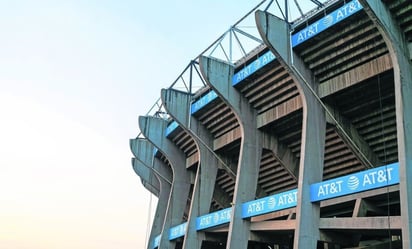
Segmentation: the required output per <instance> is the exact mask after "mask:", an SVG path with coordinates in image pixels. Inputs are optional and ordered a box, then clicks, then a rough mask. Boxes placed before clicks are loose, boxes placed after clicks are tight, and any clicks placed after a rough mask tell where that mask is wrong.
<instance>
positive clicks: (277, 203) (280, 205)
mask: <svg viewBox="0 0 412 249" xmlns="http://www.w3.org/2000/svg"><path fill="white" fill-rule="evenodd" d="M297 195H298V191H297V189H293V190H289V191H286V192H282V193H279V194H275V195H271V196H268V197H265V198H261V199H258V200H254V201H249V202H246V203H243V204H242V218H248V217H252V216H256V215H261V214H265V213H270V212H274V211H278V210H282V209H286V208H291V207H296V205H297V202H298V198H297Z"/></svg>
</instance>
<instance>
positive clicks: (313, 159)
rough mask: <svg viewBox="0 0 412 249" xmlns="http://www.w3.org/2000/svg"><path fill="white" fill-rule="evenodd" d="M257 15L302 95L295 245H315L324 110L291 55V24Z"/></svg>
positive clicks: (267, 40) (264, 36)
mask: <svg viewBox="0 0 412 249" xmlns="http://www.w3.org/2000/svg"><path fill="white" fill-rule="evenodd" d="M255 17H256V24H257V27H258V30H259V33H260V34H261V36H262V39H263V40H264V42H265V43H266V45H267V46H268V47H269V48H270V50H271V51H272V52H273V53H274V54H275V55H276V56H277V59H278V60H279V62H280V63H281V64H282V66H283V67H285V69H286V70H287V71H288V72H289V73H290V74H291V76H292V78H293V79H294V81H295V83H296V84H297V87H298V90H299V92H300V95H301V97H302V103H303V122H302V142H301V154H300V166H299V181H298V206H297V208H296V230H295V238H294V248H297V249H304V248H316V245H317V242H318V240H319V238H320V232H319V229H316V228H318V227H319V218H320V207H319V204H316V203H314V204H312V203H311V201H310V198H309V197H310V185H311V184H312V183H316V182H320V181H321V180H322V172H323V158H324V150H325V133H326V118H325V112H324V110H323V108H322V106H321V105H320V103H319V102H318V101H317V99H316V98H315V96H314V95H313V94H312V92H311V90H310V88H309V87H308V86H307V85H306V83H308V84H310V85H311V86H312V87H314V85H315V84H314V82H313V79H312V77H311V76H310V74H309V72H308V71H307V70H305V69H304V68H303V67H302V65H296V63H297V59H295V58H293V59H292V58H290V56H289V54H293V53H291V46H290V42H289V40H290V33H289V32H288V24H287V23H286V22H284V21H283V20H280V19H279V18H277V17H275V16H273V15H270V14H269V13H267V12H262V11H257V12H256V14H255ZM278 31H279V32H278ZM285 44H287V46H285ZM293 56H294V54H293ZM293 63H294V64H293ZM296 68H298V69H296ZM298 70H299V71H298ZM305 80H306V81H307V82H305ZM314 89H316V88H314ZM314 228H315V229H314Z"/></svg>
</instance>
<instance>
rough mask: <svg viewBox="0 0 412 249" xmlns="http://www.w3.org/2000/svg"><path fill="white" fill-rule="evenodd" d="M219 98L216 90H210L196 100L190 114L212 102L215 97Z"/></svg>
mask: <svg viewBox="0 0 412 249" xmlns="http://www.w3.org/2000/svg"><path fill="white" fill-rule="evenodd" d="M216 98H217V94H216V93H215V91H210V92H208V93H207V94H206V95H204V96H202V97H201V98H200V99H199V100H197V101H196V102H194V103H193V104H192V106H191V107H190V114H193V113H195V112H197V111H199V110H200V109H202V108H203V107H204V106H206V105H207V104H209V103H210V102H212V101H213V100H214V99H216Z"/></svg>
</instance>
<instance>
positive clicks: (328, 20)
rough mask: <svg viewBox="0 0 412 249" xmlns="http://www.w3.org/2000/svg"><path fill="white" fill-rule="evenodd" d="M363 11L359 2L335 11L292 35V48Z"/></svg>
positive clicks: (356, 1) (348, 4)
mask: <svg viewBox="0 0 412 249" xmlns="http://www.w3.org/2000/svg"><path fill="white" fill-rule="evenodd" d="M361 9H363V7H362V5H361V4H360V3H359V1H358V0H354V1H351V2H349V3H347V4H345V5H343V6H342V7H340V8H339V9H337V10H335V11H333V12H332V13H330V14H329V15H327V16H325V17H323V18H321V19H319V20H318V21H316V22H315V23H312V24H311V25H309V26H308V27H306V28H304V29H302V30H301V31H299V32H297V33H296V34H294V35H292V47H295V46H297V45H299V44H301V43H302V42H304V41H306V40H309V39H310V38H312V37H314V36H316V35H317V34H319V33H320V32H322V31H324V30H326V29H327V28H329V27H331V26H333V25H335V24H337V23H339V22H340V21H342V20H344V19H346V18H347V17H349V16H351V15H353V14H355V13H356V12H358V11H359V10H361Z"/></svg>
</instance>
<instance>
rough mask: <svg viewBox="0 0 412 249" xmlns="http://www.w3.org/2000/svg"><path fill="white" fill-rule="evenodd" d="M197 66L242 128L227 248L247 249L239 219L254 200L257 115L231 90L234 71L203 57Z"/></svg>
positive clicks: (245, 227) (245, 225)
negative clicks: (248, 204) (244, 209)
mask: <svg viewBox="0 0 412 249" xmlns="http://www.w3.org/2000/svg"><path fill="white" fill-rule="evenodd" d="M199 64H200V70H201V72H202V74H203V77H204V78H205V80H206V82H207V83H208V84H209V85H210V86H211V87H212V88H213V89H214V90H215V92H216V93H217V94H218V95H219V96H220V97H221V99H222V100H223V101H224V102H225V103H226V104H227V105H228V106H229V107H230V108H231V110H232V111H233V113H234V114H235V116H236V117H237V119H238V121H239V124H240V127H241V134H242V140H241V145H240V154H239V161H238V167H237V173H236V185H235V191H234V196H233V210H232V217H231V222H230V225H229V234H228V242H227V245H226V248H228V249H229V248H236V249H247V246H248V238H249V237H250V221H248V220H243V219H242V203H244V202H246V201H250V200H254V199H255V198H256V190H257V189H258V187H257V185H258V176H259V168H260V159H261V156H262V148H261V145H262V137H263V134H262V132H260V131H259V130H258V129H257V127H256V118H257V113H256V111H255V110H253V108H252V107H251V106H250V104H249V102H248V101H247V99H246V98H245V97H243V96H241V95H240V93H239V92H237V91H236V89H234V88H233V87H232V84H231V82H232V77H233V74H234V67H233V66H231V65H229V64H227V63H224V62H221V61H218V60H216V59H212V58H207V57H204V56H201V57H200V63H199Z"/></svg>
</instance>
